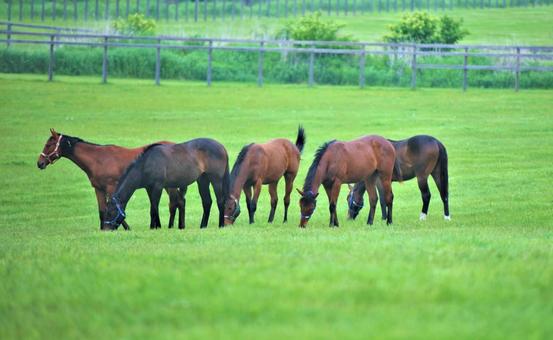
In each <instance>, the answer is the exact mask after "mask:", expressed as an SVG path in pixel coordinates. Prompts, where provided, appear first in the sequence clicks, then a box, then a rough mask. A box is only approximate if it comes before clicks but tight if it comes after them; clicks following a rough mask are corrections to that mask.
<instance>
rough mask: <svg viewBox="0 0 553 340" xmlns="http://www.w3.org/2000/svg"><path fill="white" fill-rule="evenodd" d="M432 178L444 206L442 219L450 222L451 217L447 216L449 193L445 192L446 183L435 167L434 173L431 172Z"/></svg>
mask: <svg viewBox="0 0 553 340" xmlns="http://www.w3.org/2000/svg"><path fill="white" fill-rule="evenodd" d="M432 178H434V182H436V186H437V187H438V190H439V191H440V197H441V198H442V202H443V204H444V218H445V219H446V220H450V219H451V217H450V215H449V193H448V191H447V187H448V185H447V183H445V180H444V179H443V178H442V176H441V175H440V169H439V167H436V168H435V169H434V171H432Z"/></svg>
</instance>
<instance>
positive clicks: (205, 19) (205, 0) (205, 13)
mask: <svg viewBox="0 0 553 340" xmlns="http://www.w3.org/2000/svg"><path fill="white" fill-rule="evenodd" d="M204 21H207V0H204Z"/></svg>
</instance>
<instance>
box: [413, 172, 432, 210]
mask: <svg viewBox="0 0 553 340" xmlns="http://www.w3.org/2000/svg"><path fill="white" fill-rule="evenodd" d="M417 182H418V184H419V190H420V191H421V198H422V211H421V215H420V219H421V220H426V215H428V206H429V205H430V197H431V196H432V195H431V194H430V189H429V188H428V176H417Z"/></svg>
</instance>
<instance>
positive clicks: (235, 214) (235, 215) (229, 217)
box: [224, 195, 240, 222]
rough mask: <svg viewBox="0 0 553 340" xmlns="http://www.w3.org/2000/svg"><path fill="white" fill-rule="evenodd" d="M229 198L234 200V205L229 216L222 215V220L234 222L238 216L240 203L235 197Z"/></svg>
mask: <svg viewBox="0 0 553 340" xmlns="http://www.w3.org/2000/svg"><path fill="white" fill-rule="evenodd" d="M230 198H232V199H233V200H234V203H235V207H234V211H233V212H232V215H231V216H229V215H224V218H226V219H227V220H231V221H233V222H234V220H235V219H236V218H237V217H238V215H240V202H239V201H238V199H237V198H236V197H234V196H232V195H230Z"/></svg>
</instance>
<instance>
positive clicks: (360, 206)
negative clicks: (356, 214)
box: [348, 193, 364, 209]
mask: <svg viewBox="0 0 553 340" xmlns="http://www.w3.org/2000/svg"><path fill="white" fill-rule="evenodd" d="M348 203H349V205H350V208H351V206H354V207H356V208H359V209H361V208H363V206H364V204H363V203H361V204H359V203H357V202H355V201H354V200H353V193H352V194H351V195H350V196H349V201H348Z"/></svg>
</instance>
